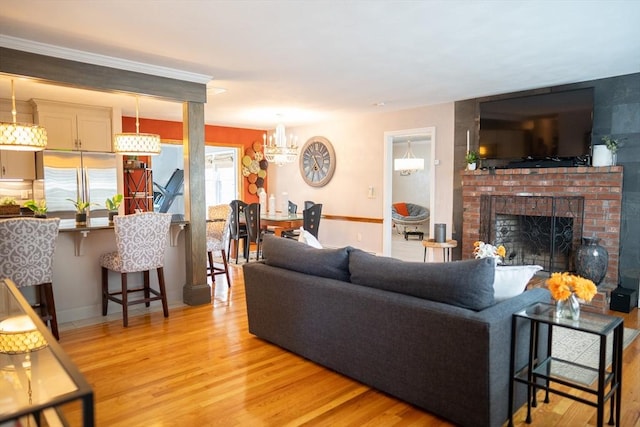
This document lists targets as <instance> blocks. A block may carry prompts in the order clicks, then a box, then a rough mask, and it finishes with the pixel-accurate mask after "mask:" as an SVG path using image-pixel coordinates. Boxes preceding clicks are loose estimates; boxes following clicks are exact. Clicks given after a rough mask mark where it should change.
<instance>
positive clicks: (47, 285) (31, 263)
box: [0, 218, 60, 339]
mask: <svg viewBox="0 0 640 427" xmlns="http://www.w3.org/2000/svg"><path fill="white" fill-rule="evenodd" d="M59 225H60V218H51V219H36V218H11V219H4V220H0V254H1V255H0V277H2V278H4V277H8V278H9V279H11V280H13V282H14V283H15V284H16V286H17V287H18V288H26V287H28V286H33V287H34V289H35V291H36V294H35V303H34V305H33V308H34V309H35V310H36V311H38V312H39V314H40V317H41V318H42V321H43V322H44V323H45V324H49V326H50V327H51V333H52V334H53V336H54V337H56V339H60V336H59V334H58V318H57V316H56V304H55V300H54V298H53V285H52V281H53V254H54V251H55V246H56V239H57V237H58V227H59Z"/></svg>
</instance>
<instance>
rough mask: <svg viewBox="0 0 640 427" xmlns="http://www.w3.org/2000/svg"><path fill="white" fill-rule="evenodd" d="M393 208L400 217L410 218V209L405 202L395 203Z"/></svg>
mask: <svg viewBox="0 0 640 427" xmlns="http://www.w3.org/2000/svg"><path fill="white" fill-rule="evenodd" d="M393 207H394V208H395V210H396V212H397V213H398V215H402V216H409V209H408V208H407V204H406V203H404V202H400V203H394V204H393Z"/></svg>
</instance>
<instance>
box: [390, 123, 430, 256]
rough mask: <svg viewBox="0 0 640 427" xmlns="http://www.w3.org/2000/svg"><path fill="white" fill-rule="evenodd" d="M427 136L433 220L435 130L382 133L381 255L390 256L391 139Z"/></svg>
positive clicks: (427, 128) (417, 129) (422, 129)
mask: <svg viewBox="0 0 640 427" xmlns="http://www.w3.org/2000/svg"><path fill="white" fill-rule="evenodd" d="M411 135H428V136H429V138H430V144H431V148H430V163H429V182H430V187H431V188H430V192H429V215H430V218H431V219H433V218H434V216H435V215H434V214H435V210H434V209H435V190H436V168H435V166H436V164H437V161H436V160H435V159H436V128H435V126H429V127H424V128H416V129H404V130H397V131H388V132H385V133H384V156H383V162H384V164H383V171H384V175H383V197H382V203H383V220H382V254H383V255H384V256H391V249H392V246H391V245H392V241H391V233H392V232H393V230H392V227H391V226H392V221H391V202H392V199H393V198H392V196H393V195H392V192H393V139H394V138H395V137H398V136H411ZM429 235H431V236H432V235H433V221H432V220H430V221H429Z"/></svg>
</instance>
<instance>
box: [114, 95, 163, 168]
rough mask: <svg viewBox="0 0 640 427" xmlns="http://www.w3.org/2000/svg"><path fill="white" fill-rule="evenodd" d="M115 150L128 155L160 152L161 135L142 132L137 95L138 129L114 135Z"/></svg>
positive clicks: (146, 154) (147, 154)
mask: <svg viewBox="0 0 640 427" xmlns="http://www.w3.org/2000/svg"><path fill="white" fill-rule="evenodd" d="M113 150H114V151H115V152H116V153H118V154H122V155H127V156H155V155H157V154H160V135H156V134H153V133H140V120H139V119H138V98H137V97H136V131H135V133H133V132H129V133H127V132H124V133H118V134H116V135H115V136H114V137H113Z"/></svg>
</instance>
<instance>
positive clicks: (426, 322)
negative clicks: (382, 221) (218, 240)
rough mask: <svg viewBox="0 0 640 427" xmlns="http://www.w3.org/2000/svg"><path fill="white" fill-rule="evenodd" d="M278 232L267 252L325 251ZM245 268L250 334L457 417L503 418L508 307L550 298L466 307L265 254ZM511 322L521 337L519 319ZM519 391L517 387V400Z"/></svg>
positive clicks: (535, 294)
mask: <svg viewBox="0 0 640 427" xmlns="http://www.w3.org/2000/svg"><path fill="white" fill-rule="evenodd" d="M281 240H282V241H283V242H279V241H278V242H272V243H275V244H272V245H271V247H270V248H269V249H267V245H266V244H265V252H266V256H269V254H268V251H272V253H271V256H272V258H271V259H272V260H273V256H274V255H275V254H274V252H273V251H276V250H283V251H287V252H286V253H287V254H289V255H291V252H290V251H292V250H293V249H296V250H295V251H294V252H299V254H298V255H293V256H296V257H297V258H296V262H294V263H293V264H295V267H296V269H298V270H300V269H302V267H301V266H300V265H299V264H304V263H311V264H315V262H314V260H312V259H310V258H308V257H314V258H315V257H316V256H318V257H322V256H323V254H322V252H315V251H327V250H326V249H323V250H318V249H316V250H315V251H308V250H307V249H305V248H302V246H301V245H302V244H300V243H298V242H293V241H290V240H286V239H281ZM284 241H287V243H286V244H285V243H284ZM280 243H282V244H280ZM289 244H294V245H296V246H289ZM343 250H344V251H345V252H346V253H347V254H349V256H353V255H354V254H356V253H358V252H359V251H356V250H352V249H351V250H349V249H346V248H345V249H341V250H339V252H341V251H343ZM329 251H331V250H329ZM333 251H335V250H333ZM327 258H330V257H327ZM305 260H306V261H305ZM325 261H326V259H325ZM382 261H383V260H382ZM407 264H409V263H407ZM381 265H384V266H385V267H384V268H386V267H388V265H387V264H385V262H383V263H381ZM325 267H326V265H325ZM314 268H315V267H314ZM371 268H372V270H374V271H372V272H375V271H378V272H379V274H382V275H385V274H386V273H385V272H384V271H381V269H382V267H378V268H376V267H375V265H373V266H372V267H371ZM243 269H244V280H245V291H246V302H247V314H248V318H249V331H250V332H251V333H252V334H254V335H256V336H258V337H260V338H262V339H265V340H267V341H270V342H272V343H274V344H277V345H279V346H281V347H283V348H284V349H287V350H289V351H292V352H294V353H296V354H299V355H300V356H303V357H305V358H308V359H310V360H312V361H314V362H316V363H319V364H321V365H323V366H326V367H327V368H330V369H333V370H335V371H337V372H340V373H342V374H344V375H347V376H349V377H351V378H354V379H356V380H358V381H360V382H362V383H364V384H367V385H369V386H371V387H374V388H376V389H378V390H381V391H383V392H385V393H388V394H390V395H393V396H396V397H398V398H400V399H402V400H405V401H407V402H409V403H411V404H414V405H416V406H419V407H421V408H424V409H425V410H427V411H429V412H432V413H434V414H436V415H438V416H440V417H442V418H445V419H448V420H450V421H451V422H453V423H455V424H458V425H462V426H474V427H476V426H489V427H493V426H500V425H502V424H503V422H504V421H505V420H506V419H507V399H508V390H509V354H510V337H511V318H512V313H514V312H516V311H518V310H521V309H523V308H525V307H527V306H529V305H530V304H532V303H534V302H537V301H542V300H548V292H547V291H546V290H543V289H534V290H531V291H527V292H525V293H523V294H521V295H519V296H517V297H515V298H511V299H509V300H505V301H502V302H500V303H498V304H494V305H492V306H490V307H488V308H485V309H484V310H481V311H474V310H469V309H466V308H462V307H458V306H455V305H450V304H445V303H442V302H437V301H432V300H428V299H424V298H417V297H414V296H411V295H405V294H402V293H399V292H397V291H396V292H389V291H385V290H382V289H377V288H374V287H371V286H360V285H357V284H354V283H345V282H344V281H339V280H334V279H330V278H324V277H319V276H315V275H312V274H305V273H304V272H300V271H294V270H292V269H288V268H281V267H276V266H273V265H268V264H267V262H266V261H263V262H257V263H250V264H245V265H244V266H243ZM336 269H338V270H341V269H342V264H339V266H336ZM312 270H313V269H312ZM361 277H362V276H361ZM389 280H396V281H398V278H395V279H393V278H391V279H389ZM519 328H521V329H523V330H522V331H521V332H520V334H519V337H520V338H522V339H523V343H525V342H526V340H527V338H528V329H526V328H527V325H526V324H525V323H522V324H519ZM525 350H526V346H525V345H524V344H523V345H521V346H519V352H518V355H517V360H518V366H524V365H525V364H526V355H525V354H524V353H525ZM524 391H525V390H524V387H519V388H518V395H517V403H518V405H520V404H522V403H523V402H524V401H525V399H524V394H523V393H524Z"/></svg>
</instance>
